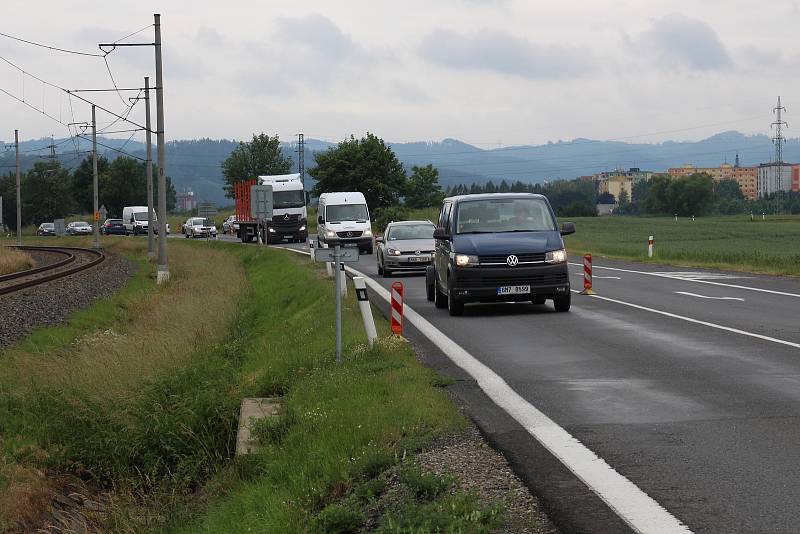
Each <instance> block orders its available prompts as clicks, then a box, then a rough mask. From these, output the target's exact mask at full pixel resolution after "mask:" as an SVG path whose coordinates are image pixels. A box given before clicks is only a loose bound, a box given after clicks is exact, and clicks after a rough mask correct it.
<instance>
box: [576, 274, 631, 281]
mask: <svg viewBox="0 0 800 534" xmlns="http://www.w3.org/2000/svg"><path fill="white" fill-rule="evenodd" d="M572 275H573V276H580V277H581V278H583V273H572ZM595 278H597V279H599V280H622V278H620V277H619V276H597V275H596V274H593V275H592V279H595Z"/></svg>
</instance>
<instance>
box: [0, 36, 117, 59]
mask: <svg viewBox="0 0 800 534" xmlns="http://www.w3.org/2000/svg"><path fill="white" fill-rule="evenodd" d="M0 36H3V37H6V38H8V39H13V40H14V41H19V42H22V43H26V44H29V45H33V46H38V47H41V48H47V49H48V50H53V51H56V52H64V53H66V54H75V55H78V56H90V57H105V56H106V55H107V53H103V54H98V53H97V52H80V51H78V50H69V49H67V48H59V47H57V46H50V45H46V44H42V43H37V42H35V41H29V40H28V39H23V38H22V37H16V36H14V35H9V34H7V33H3V32H0Z"/></svg>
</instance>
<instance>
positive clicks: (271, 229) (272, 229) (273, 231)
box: [269, 226, 275, 234]
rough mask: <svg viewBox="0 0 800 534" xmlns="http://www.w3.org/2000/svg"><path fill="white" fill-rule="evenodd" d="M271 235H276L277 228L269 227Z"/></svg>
mask: <svg viewBox="0 0 800 534" xmlns="http://www.w3.org/2000/svg"><path fill="white" fill-rule="evenodd" d="M269 233H271V234H274V233H275V228H273V227H271V226H270V227H269Z"/></svg>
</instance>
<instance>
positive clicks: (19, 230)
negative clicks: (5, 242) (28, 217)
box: [14, 130, 22, 245]
mask: <svg viewBox="0 0 800 534" xmlns="http://www.w3.org/2000/svg"><path fill="white" fill-rule="evenodd" d="M14 147H15V149H16V151H17V156H16V159H17V245H22V186H21V185H20V184H21V180H20V175H19V130H14Z"/></svg>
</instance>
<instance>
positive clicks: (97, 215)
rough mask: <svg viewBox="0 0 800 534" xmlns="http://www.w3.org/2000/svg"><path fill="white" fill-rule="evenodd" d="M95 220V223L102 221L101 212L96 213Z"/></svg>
mask: <svg viewBox="0 0 800 534" xmlns="http://www.w3.org/2000/svg"><path fill="white" fill-rule="evenodd" d="M94 220H95V222H96V221H99V220H100V212H99V211H96V212H94Z"/></svg>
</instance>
